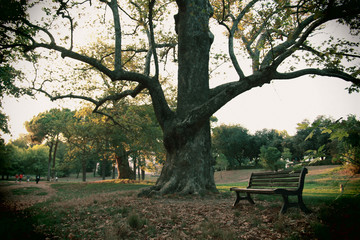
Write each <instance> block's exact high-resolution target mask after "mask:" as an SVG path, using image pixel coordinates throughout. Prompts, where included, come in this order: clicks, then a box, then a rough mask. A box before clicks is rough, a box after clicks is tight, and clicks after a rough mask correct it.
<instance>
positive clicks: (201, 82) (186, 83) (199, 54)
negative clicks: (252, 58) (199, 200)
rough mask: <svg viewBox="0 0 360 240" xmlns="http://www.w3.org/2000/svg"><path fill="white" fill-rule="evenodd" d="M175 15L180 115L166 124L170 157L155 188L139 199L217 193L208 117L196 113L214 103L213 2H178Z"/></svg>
mask: <svg viewBox="0 0 360 240" xmlns="http://www.w3.org/2000/svg"><path fill="white" fill-rule="evenodd" d="M177 4H178V6H179V12H178V14H177V15H176V16H175V24H176V32H177V34H178V51H179V56H178V63H179V69H178V105H177V110H176V116H175V117H174V118H172V119H170V120H167V119H166V120H165V123H164V126H163V130H164V145H165V148H166V150H167V159H166V162H165V165H164V167H163V169H162V172H161V175H160V177H159V179H158V181H157V183H156V185H155V186H154V187H153V188H150V189H147V190H145V191H143V192H142V193H141V194H140V195H142V194H144V195H149V194H150V195H151V194H169V193H179V194H205V193H209V192H216V191H217V190H216V186H215V181H214V170H213V165H214V163H215V161H214V160H213V158H212V156H211V139H210V124H209V117H210V116H208V117H204V116H202V117H199V116H195V115H196V110H195V113H194V109H196V108H197V107H199V106H201V105H202V104H203V103H205V102H206V101H208V99H209V71H208V69H209V52H210V46H211V44H212V41H213V35H212V34H211V32H210V31H209V18H210V17H211V15H212V14H213V11H212V8H211V5H210V3H209V1H208V0H199V1H192V0H178V1H177Z"/></svg>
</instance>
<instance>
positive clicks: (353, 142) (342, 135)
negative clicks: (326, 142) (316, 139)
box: [323, 115, 360, 173]
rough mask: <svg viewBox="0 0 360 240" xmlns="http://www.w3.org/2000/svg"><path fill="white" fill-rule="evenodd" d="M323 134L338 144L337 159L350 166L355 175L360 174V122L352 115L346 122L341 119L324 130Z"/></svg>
mask: <svg viewBox="0 0 360 240" xmlns="http://www.w3.org/2000/svg"><path fill="white" fill-rule="evenodd" d="M323 133H325V134H330V139H331V140H333V141H336V142H337V144H338V151H337V153H336V154H335V158H337V159H340V160H341V161H343V162H344V163H345V165H348V167H349V168H350V170H351V171H352V172H353V173H359V172H360V121H359V120H357V119H356V117H355V116H353V115H350V116H348V117H347V119H346V120H344V119H339V120H337V121H335V122H333V123H331V124H330V125H329V126H328V127H327V128H324V130H323Z"/></svg>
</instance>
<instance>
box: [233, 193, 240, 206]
mask: <svg viewBox="0 0 360 240" xmlns="http://www.w3.org/2000/svg"><path fill="white" fill-rule="evenodd" d="M235 193H236V200H235V203H234V207H235V206H236V205H237V204H238V203H239V202H240V200H241V197H240V193H239V192H235Z"/></svg>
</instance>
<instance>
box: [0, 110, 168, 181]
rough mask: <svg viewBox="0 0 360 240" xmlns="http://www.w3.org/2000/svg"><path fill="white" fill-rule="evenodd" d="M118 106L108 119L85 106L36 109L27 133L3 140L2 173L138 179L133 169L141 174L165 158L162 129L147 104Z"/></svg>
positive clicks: (5, 175) (53, 176) (47, 176)
mask: <svg viewBox="0 0 360 240" xmlns="http://www.w3.org/2000/svg"><path fill="white" fill-rule="evenodd" d="M122 111H124V114H120V113H116V112H114V113H112V114H113V116H114V117H113V120H112V121H111V120H109V119H108V118H107V117H106V116H102V115H98V114H93V113H92V110H91V109H90V108H88V107H86V106H85V107H83V108H81V109H80V110H77V111H71V110H69V109H61V110H60V109H51V110H49V111H46V112H43V113H40V114H38V115H37V116H35V117H34V118H33V119H31V120H30V121H28V122H26V123H25V126H26V129H27V131H28V132H29V134H28V135H23V136H22V137H20V138H19V139H17V140H15V141H12V142H10V143H9V144H6V145H5V144H4V142H2V144H1V150H0V151H1V152H0V154H1V162H0V164H1V168H0V169H1V173H0V174H2V176H3V178H5V177H8V176H9V175H11V176H12V175H15V174H16V173H23V174H30V175H42V176H43V177H46V179H47V180H48V181H49V180H50V179H53V178H55V177H56V176H57V177H64V176H69V175H70V174H71V173H76V174H77V176H79V175H80V174H81V175H82V180H83V181H86V173H87V172H91V171H92V172H93V173H94V176H95V175H100V176H101V177H102V178H103V179H105V177H112V178H115V177H117V178H126V179H136V173H138V175H139V177H140V176H141V177H142V178H144V174H145V170H147V171H152V170H154V168H155V166H156V165H157V164H161V163H163V161H164V150H163V145H162V141H161V139H162V135H161V130H160V129H159V126H158V125H157V124H156V123H155V121H154V115H153V110H152V108H151V107H150V106H149V105H137V106H136V105H132V106H129V105H124V106H122ZM125 116H126V117H125ZM130 164H132V168H131V167H130ZM115 166H116V167H115ZM115 169H116V170H117V173H115Z"/></svg>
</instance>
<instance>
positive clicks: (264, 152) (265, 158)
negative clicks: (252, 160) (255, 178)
mask: <svg viewBox="0 0 360 240" xmlns="http://www.w3.org/2000/svg"><path fill="white" fill-rule="evenodd" d="M280 158H281V152H280V151H279V150H278V149H277V148H275V147H265V146H262V147H261V148H260V163H261V165H262V166H263V167H264V168H266V169H270V170H272V171H278V170H279V169H282V168H284V167H285V161H283V160H281V159H280Z"/></svg>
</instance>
